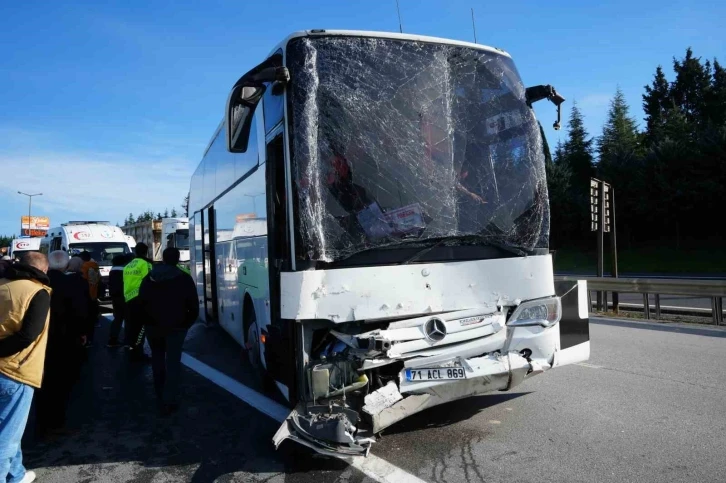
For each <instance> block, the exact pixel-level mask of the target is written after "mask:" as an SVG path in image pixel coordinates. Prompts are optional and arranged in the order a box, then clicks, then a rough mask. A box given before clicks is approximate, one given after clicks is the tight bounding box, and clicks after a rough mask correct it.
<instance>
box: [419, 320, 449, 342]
mask: <svg viewBox="0 0 726 483" xmlns="http://www.w3.org/2000/svg"><path fill="white" fill-rule="evenodd" d="M424 334H426V338H427V339H428V340H432V341H434V342H438V341H440V340H443V338H444V337H446V324H445V323H444V321H443V320H441V319H436V318H434V319H429V320H428V321H427V322H426V324H425V325H424Z"/></svg>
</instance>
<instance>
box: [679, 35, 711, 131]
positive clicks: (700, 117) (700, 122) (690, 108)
mask: <svg viewBox="0 0 726 483" xmlns="http://www.w3.org/2000/svg"><path fill="white" fill-rule="evenodd" d="M673 70H674V71H675V73H676V80H675V81H674V82H673V85H672V86H671V90H670V94H671V98H672V99H673V102H674V105H675V107H676V108H677V109H678V110H679V111H680V112H681V113H682V114H683V116H684V118H685V121H686V122H687V123H688V125H689V126H691V129H690V130H689V133H690V134H691V135H693V134H696V133H695V132H694V131H695V129H700V128H703V127H704V124H705V121H706V117H707V108H706V101H707V98H708V96H709V90H710V88H711V63H710V62H708V61H706V64H705V65H704V64H701V59H700V57H694V56H693V50H691V48H690V47H689V48H688V49H686V56H685V57H684V58H683V59H681V60H680V61H679V60H676V59H675V58H673Z"/></svg>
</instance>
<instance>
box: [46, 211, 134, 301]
mask: <svg viewBox="0 0 726 483" xmlns="http://www.w3.org/2000/svg"><path fill="white" fill-rule="evenodd" d="M55 250H63V251H66V252H68V253H69V255H71V256H73V255H75V254H79V253H81V252H84V251H87V252H90V253H91V258H92V259H93V260H95V261H96V262H97V263H98V266H99V268H100V272H101V280H102V282H103V285H104V287H106V290H105V292H104V293H102V294H101V297H100V298H101V300H106V299H108V298H109V294H108V275H109V272H110V271H111V266H112V264H113V257H115V256H117V255H121V254H125V253H131V248H130V246H129V240H128V239H127V237H126V235H125V234H124V232H123V231H121V228H119V227H117V226H115V225H111V224H110V223H109V222H107V221H69V222H68V223H63V224H62V225H61V226H59V227H55V228H51V229H50V230H48V233H47V234H46V235H45V237H43V238H42V239H41V242H40V251H41V252H43V253H46V254H47V253H50V252H52V251H55Z"/></svg>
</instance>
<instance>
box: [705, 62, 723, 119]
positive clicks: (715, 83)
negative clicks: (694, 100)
mask: <svg viewBox="0 0 726 483" xmlns="http://www.w3.org/2000/svg"><path fill="white" fill-rule="evenodd" d="M706 105H707V106H708V107H707V109H708V110H707V117H708V120H709V123H710V125H711V126H713V127H716V128H723V127H726V69H724V68H723V67H722V66H721V64H720V63H719V62H718V60H716V59H714V60H713V73H712V74H711V89H710V91H709V94H708V96H707V102H706Z"/></svg>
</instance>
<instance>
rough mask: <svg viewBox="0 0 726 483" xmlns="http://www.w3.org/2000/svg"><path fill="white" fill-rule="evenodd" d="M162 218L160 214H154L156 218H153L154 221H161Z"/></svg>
mask: <svg viewBox="0 0 726 483" xmlns="http://www.w3.org/2000/svg"><path fill="white" fill-rule="evenodd" d="M162 218H163V216H161V213H157V214H156V218H155V219H156V221H161V219H162Z"/></svg>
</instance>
